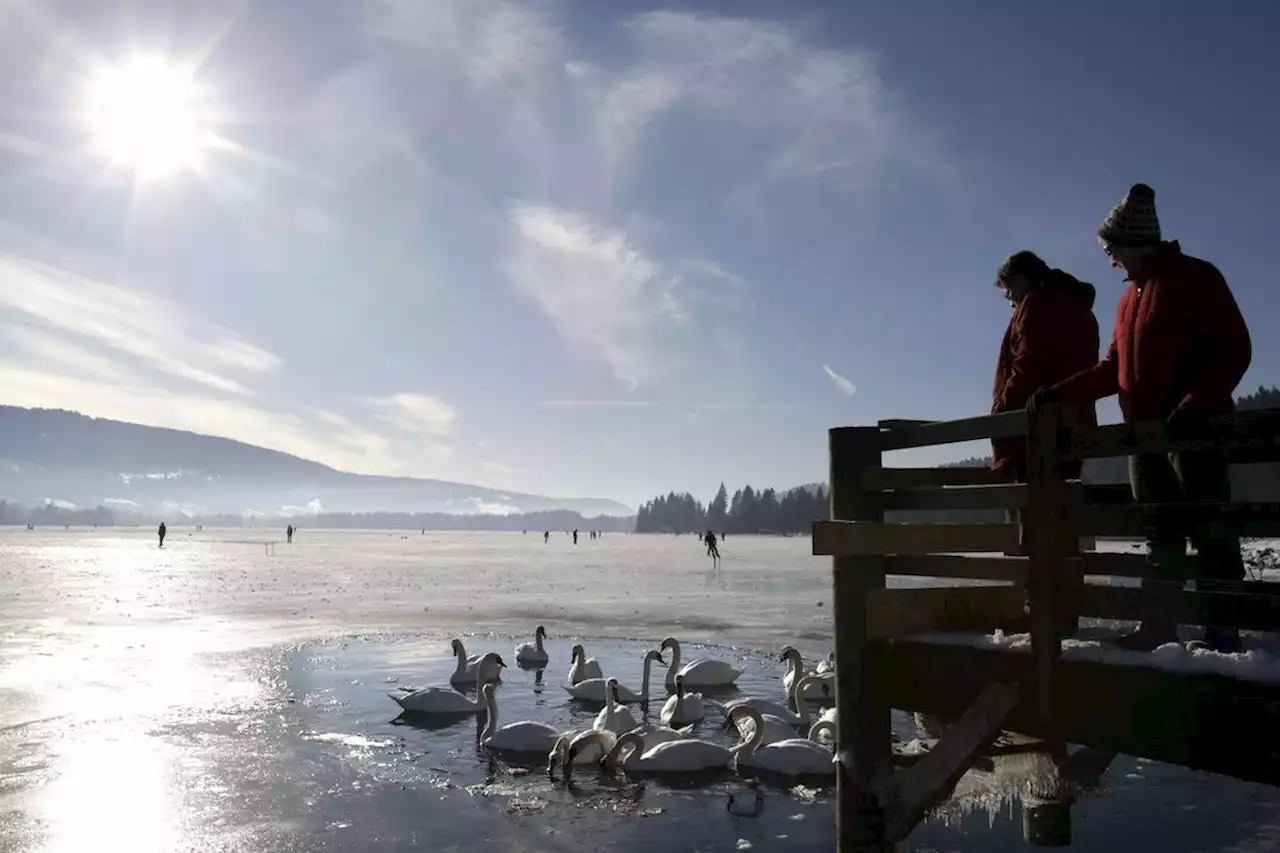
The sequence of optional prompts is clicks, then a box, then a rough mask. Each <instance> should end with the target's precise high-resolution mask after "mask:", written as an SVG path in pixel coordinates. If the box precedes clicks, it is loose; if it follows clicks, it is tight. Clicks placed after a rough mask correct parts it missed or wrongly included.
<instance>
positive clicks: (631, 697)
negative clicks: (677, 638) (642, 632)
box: [561, 650, 666, 705]
mask: <svg viewBox="0 0 1280 853" xmlns="http://www.w3.org/2000/svg"><path fill="white" fill-rule="evenodd" d="M654 661H657V662H658V663H661V664H666V661H665V660H663V659H662V655H661V654H659V653H658V652H655V651H652V650H650V651H648V652H645V655H644V675H643V677H642V678H641V679H640V692H639V693H637V692H635V691H634V690H632V689H630V688H628V687H624V686H622V685H621V684H619V685H618V699H619V701H622V702H639V703H640V704H641V705H647V704H649V672H650V670H651V669H653V662H654ZM561 686H562V687H564V689H565V690H567V691H568V693H569V695H570V696H572V697H573V698H574V699H581V700H582V701H583V702H605V701H607V700H608V696H609V688H608V682H607V681H606V680H605V679H603V678H585V679H583V680H582V681H579V682H578V683H577V684H564V685H561Z"/></svg>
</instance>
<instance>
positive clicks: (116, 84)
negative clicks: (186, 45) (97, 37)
mask: <svg viewBox="0 0 1280 853" xmlns="http://www.w3.org/2000/svg"><path fill="white" fill-rule="evenodd" d="M201 100H202V99H201V97H200V93H199V91H198V89H197V87H196V85H195V81H194V80H192V78H191V75H190V74H189V73H186V72H184V71H182V70H180V69H178V68H175V67H173V66H171V65H169V64H168V63H166V62H165V61H164V60H162V59H158V58H150V57H139V58H135V59H132V60H130V61H129V62H127V63H125V64H123V65H119V66H114V67H110V68H104V69H102V70H101V71H99V72H98V73H97V75H96V76H95V77H94V78H93V79H92V81H90V84H89V98H88V108H87V111H86V119H87V121H88V124H89V130H90V132H91V133H92V135H93V139H94V143H95V145H96V147H98V148H99V149H100V150H101V151H102V152H103V153H105V154H106V156H107V157H108V158H110V159H111V161H112V162H113V163H115V164H116V165H119V166H122V167H125V168H128V169H132V170H133V172H134V174H135V175H137V176H138V177H158V176H164V175H169V174H172V173H174V172H176V171H178V170H180V169H186V168H191V169H194V168H198V167H199V165H200V160H201V156H202V154H203V153H204V150H205V148H206V146H207V144H208V142H209V140H210V138H211V137H210V135H209V133H208V130H207V128H206V126H205V125H206V117H205V115H204V113H203V110H202V104H201Z"/></svg>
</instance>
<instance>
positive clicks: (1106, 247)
mask: <svg viewBox="0 0 1280 853" xmlns="http://www.w3.org/2000/svg"><path fill="white" fill-rule="evenodd" d="M1102 251H1103V253H1104V254H1105V255H1106V256H1107V257H1108V258H1113V257H1115V255H1113V254H1112V253H1111V246H1109V245H1108V244H1106V243H1103V244H1102Z"/></svg>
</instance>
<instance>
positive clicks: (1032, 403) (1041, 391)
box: [1027, 385, 1066, 418]
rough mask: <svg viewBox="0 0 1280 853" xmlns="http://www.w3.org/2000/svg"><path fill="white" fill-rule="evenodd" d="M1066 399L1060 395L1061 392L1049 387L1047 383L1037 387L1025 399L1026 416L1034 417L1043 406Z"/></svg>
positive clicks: (1062, 401)
mask: <svg viewBox="0 0 1280 853" xmlns="http://www.w3.org/2000/svg"><path fill="white" fill-rule="evenodd" d="M1064 402H1066V400H1065V399H1064V398H1063V396H1062V392H1060V391H1058V390H1056V389H1054V388H1050V387H1049V386H1048V385H1046V386H1044V387H1043V388H1038V389H1036V391H1035V392H1034V393H1033V394H1032V395H1031V396H1030V397H1029V398H1028V399H1027V417H1028V418H1031V417H1034V416H1035V414H1036V412H1038V411H1039V410H1040V409H1041V408H1043V407H1044V406H1052V405H1054V404H1055V403H1064Z"/></svg>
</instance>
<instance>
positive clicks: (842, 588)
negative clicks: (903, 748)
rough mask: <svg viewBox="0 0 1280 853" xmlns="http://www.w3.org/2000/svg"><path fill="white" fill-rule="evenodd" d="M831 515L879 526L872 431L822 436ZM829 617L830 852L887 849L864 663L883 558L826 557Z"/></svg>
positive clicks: (887, 777)
mask: <svg viewBox="0 0 1280 853" xmlns="http://www.w3.org/2000/svg"><path fill="white" fill-rule="evenodd" d="M830 451H831V453H830V459H831V487H830V495H831V518H832V519H835V520H839V521H883V520H884V509H883V504H882V503H881V495H882V493H881V492H879V491H874V490H870V489H867V488H865V487H864V485H863V482H864V476H863V475H864V472H866V471H867V470H868V469H871V468H879V467H881V464H880V462H881V459H880V429H879V427H838V428H836V429H833V430H831V431H830ZM832 585H833V587H834V592H833V596H832V600H833V607H834V613H833V616H834V618H835V647H836V707H837V708H839V719H838V726H837V733H836V753H837V761H836V768H837V769H836V803H837V809H836V835H837V850H838V853H870V851H876V852H877V853H879V851H887V850H888V849H889V846H888V844H887V842H886V837H885V825H884V818H885V811H884V809H885V802H884V800H885V798H886V796H887V795H888V793H889V791H890V788H891V785H892V781H893V751H892V743H891V732H890V723H889V703H888V702H887V701H886V699H887V697H886V693H885V690H884V689H883V685H881V684H877V681H876V679H875V677H874V669H873V667H872V666H871V665H870V664H871V662H872V661H871V659H870V651H871V650H870V648H869V646H870V642H871V641H870V638H869V636H868V619H867V593H868V591H869V590H872V589H883V588H884V559H883V557H880V556H876V555H861V556H855V557H833V558H832Z"/></svg>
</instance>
